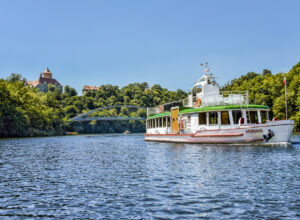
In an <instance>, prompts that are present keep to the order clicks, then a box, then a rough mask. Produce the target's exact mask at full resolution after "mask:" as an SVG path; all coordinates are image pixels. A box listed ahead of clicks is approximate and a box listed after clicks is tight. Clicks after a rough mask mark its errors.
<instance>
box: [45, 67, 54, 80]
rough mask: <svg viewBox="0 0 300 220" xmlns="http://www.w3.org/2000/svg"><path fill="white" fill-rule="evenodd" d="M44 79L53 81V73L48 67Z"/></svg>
mask: <svg viewBox="0 0 300 220" xmlns="http://www.w3.org/2000/svg"><path fill="white" fill-rule="evenodd" d="M43 77H44V78H48V79H52V73H51V71H50V70H49V69H48V67H47V68H46V69H45V71H44V73H43Z"/></svg>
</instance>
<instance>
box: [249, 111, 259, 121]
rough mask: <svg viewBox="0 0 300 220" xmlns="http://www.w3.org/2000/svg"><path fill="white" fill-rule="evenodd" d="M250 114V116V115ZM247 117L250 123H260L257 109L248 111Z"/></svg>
mask: <svg viewBox="0 0 300 220" xmlns="http://www.w3.org/2000/svg"><path fill="white" fill-rule="evenodd" d="M249 114H250V117H249ZM247 118H248V120H249V118H250V121H248V123H258V115H257V111H247Z"/></svg>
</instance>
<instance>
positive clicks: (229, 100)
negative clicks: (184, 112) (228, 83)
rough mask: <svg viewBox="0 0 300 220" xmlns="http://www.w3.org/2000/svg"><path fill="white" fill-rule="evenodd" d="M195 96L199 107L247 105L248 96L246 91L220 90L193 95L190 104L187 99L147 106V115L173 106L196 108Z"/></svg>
mask: <svg viewBox="0 0 300 220" xmlns="http://www.w3.org/2000/svg"><path fill="white" fill-rule="evenodd" d="M197 98H200V100H201V104H200V107H208V106H220V105H248V104H249V97H248V91H222V92H220V93H219V94H216V93H212V94H205V95H199V93H198V94H197V96H193V97H192V99H193V101H192V102H191V103H192V106H190V105H191V104H189V101H188V99H184V100H179V101H176V102H171V103H166V104H163V105H159V106H156V107H148V108H147V116H149V115H154V114H160V113H163V112H164V111H170V110H171V107H173V106H184V107H192V108H198V107H199V106H198V105H199V102H198V105H197Z"/></svg>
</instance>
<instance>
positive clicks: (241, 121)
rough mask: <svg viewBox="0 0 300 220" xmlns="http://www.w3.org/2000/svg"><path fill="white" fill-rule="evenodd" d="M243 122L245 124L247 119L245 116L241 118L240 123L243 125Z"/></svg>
mask: <svg viewBox="0 0 300 220" xmlns="http://www.w3.org/2000/svg"><path fill="white" fill-rule="evenodd" d="M243 124H245V119H244V118H243V117H241V118H240V119H239V125H243Z"/></svg>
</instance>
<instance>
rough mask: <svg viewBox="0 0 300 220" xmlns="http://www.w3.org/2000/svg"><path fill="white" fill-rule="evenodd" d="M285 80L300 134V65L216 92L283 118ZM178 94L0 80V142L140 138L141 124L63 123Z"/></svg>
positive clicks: (131, 112)
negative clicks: (73, 134) (70, 135)
mask: <svg viewBox="0 0 300 220" xmlns="http://www.w3.org/2000/svg"><path fill="white" fill-rule="evenodd" d="M284 76H286V77H287V92H288V93H287V94H288V95H287V97H288V117H289V118H290V119H293V120H295V131H300V62H299V63H298V64H297V65H295V66H294V67H293V68H292V69H291V70H290V71H289V72H288V73H278V74H276V75H273V74H272V73H271V71H269V70H264V71H263V72H262V73H254V72H250V73H247V74H246V75H244V76H241V77H240V78H238V79H234V80H232V81H231V82H230V83H228V84H226V85H224V86H223V88H222V90H240V91H249V98H250V100H249V101H250V103H253V104H263V105H268V106H270V108H271V110H272V111H273V115H272V116H274V117H277V118H278V119H284V118H285V98H284V84H283V78H284ZM186 97H187V94H186V93H185V92H184V91H182V90H177V91H169V90H168V89H165V88H162V87H161V86H160V85H153V86H152V87H149V85H148V84H147V83H133V84H129V85H127V86H125V87H123V88H119V87H118V86H113V85H109V84H107V85H102V86H101V87H100V90H98V91H97V92H91V91H89V92H87V93H86V94H85V95H82V96H79V95H78V94H77V92H76V90H75V89H74V88H71V87H70V86H65V89H64V92H63V93H60V92H59V90H58V89H57V88H56V87H54V86H53V85H49V91H48V92H47V93H42V92H39V91H38V90H37V89H34V88H30V87H28V86H27V85H26V80H25V79H24V78H22V76H21V75H19V74H11V76H10V77H8V78H7V79H0V137H24V136H46V135H62V134H65V132H66V131H77V132H79V133H114V132H118V133H120V132H124V131H126V130H128V131H130V132H144V131H145V125H144V121H132V120H131V121H89V122H73V123H70V122H69V121H68V119H70V118H73V117H74V116H77V115H79V114H81V113H84V112H87V111H90V110H93V109H95V108H100V107H105V106H113V105H137V106H143V107H151V106H157V105H159V104H163V103H167V102H172V101H177V100H182V99H185V98H186ZM92 116H122V117H124V116H131V117H139V116H142V117H144V116H146V111H145V110H142V109H139V110H137V111H136V110H135V109H128V108H124V107H122V108H119V109H108V110H103V111H101V112H94V113H93V115H92Z"/></svg>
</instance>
